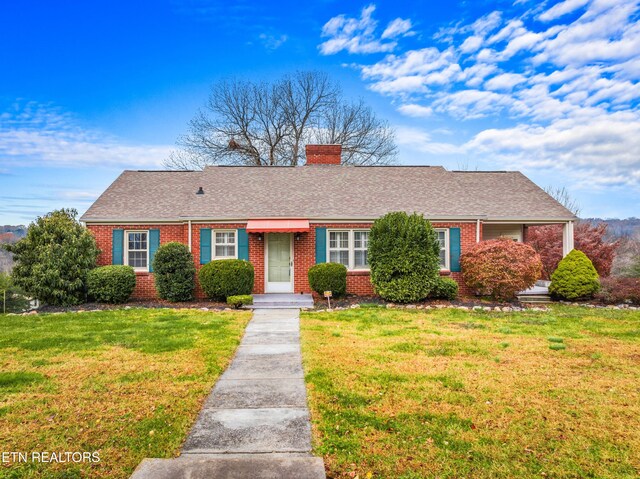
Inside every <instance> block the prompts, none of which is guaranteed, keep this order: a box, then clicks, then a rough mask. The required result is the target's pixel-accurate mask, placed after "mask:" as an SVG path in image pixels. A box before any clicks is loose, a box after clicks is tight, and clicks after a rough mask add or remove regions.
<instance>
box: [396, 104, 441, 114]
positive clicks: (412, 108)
mask: <svg viewBox="0 0 640 479" xmlns="http://www.w3.org/2000/svg"><path fill="white" fill-rule="evenodd" d="M398 111H399V112H400V113H402V114H403V115H407V116H413V117H416V118H423V117H427V116H431V115H433V109H432V108H431V107H430V106H422V105H416V104H415V103H410V104H408V105H401V106H400V107H399V108H398Z"/></svg>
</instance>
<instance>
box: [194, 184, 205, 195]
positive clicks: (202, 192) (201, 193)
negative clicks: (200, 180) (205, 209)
mask: <svg viewBox="0 0 640 479" xmlns="http://www.w3.org/2000/svg"><path fill="white" fill-rule="evenodd" d="M196 195H204V190H203V189H202V186H201V187H200V188H198V191H197V192H196Z"/></svg>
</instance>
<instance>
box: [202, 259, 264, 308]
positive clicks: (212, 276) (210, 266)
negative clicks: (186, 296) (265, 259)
mask: <svg viewBox="0 0 640 479" xmlns="http://www.w3.org/2000/svg"><path fill="white" fill-rule="evenodd" d="M198 278H199V280H200V286H202V290H203V291H204V292H205V294H206V295H207V297H209V298H211V299H215V300H218V301H225V300H226V299H227V298H228V297H229V296H239V295H246V294H251V291H253V278H254V271H253V265H252V264H251V263H249V262H248V261H245V260H243V259H220V260H215V261H212V262H210V263H207V264H205V265H204V266H203V267H202V268H201V269H200V271H199V272H198Z"/></svg>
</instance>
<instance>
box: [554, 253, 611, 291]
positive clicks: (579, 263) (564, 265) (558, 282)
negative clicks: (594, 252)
mask: <svg viewBox="0 0 640 479" xmlns="http://www.w3.org/2000/svg"><path fill="white" fill-rule="evenodd" d="M599 289H600V278H599V277H598V272H597V271H596V268H595V267H594V266H593V263H592V262H591V260H590V259H589V258H588V257H587V255H586V254H584V253H583V252H582V251H579V250H577V249H574V250H573V251H571V252H570V253H569V254H568V255H567V256H565V257H564V258H562V260H561V261H560V263H558V267H557V268H556V270H555V271H554V272H553V274H552V275H551V285H550V286H549V293H551V295H552V296H554V297H556V298H561V299H568V300H574V299H580V298H591V297H593V295H594V294H595V293H597V292H598V290H599Z"/></svg>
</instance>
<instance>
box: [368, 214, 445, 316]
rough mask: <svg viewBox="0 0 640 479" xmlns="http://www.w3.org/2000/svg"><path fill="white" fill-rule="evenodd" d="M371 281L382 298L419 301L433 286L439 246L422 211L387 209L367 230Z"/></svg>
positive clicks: (437, 268) (438, 268)
mask: <svg viewBox="0 0 640 479" xmlns="http://www.w3.org/2000/svg"><path fill="white" fill-rule="evenodd" d="M369 265H370V267H371V282H372V283H373V285H374V287H375V290H376V292H377V293H378V294H379V295H380V296H381V297H382V298H384V299H386V300H389V301H395V302H399V303H409V302H414V301H420V300H422V299H424V298H426V297H427V296H428V295H429V293H430V292H431V290H432V289H433V287H434V284H435V282H436V279H437V278H438V275H439V270H440V246H439V244H438V240H437V237H436V233H435V231H434V230H433V228H432V227H431V223H429V221H427V220H425V219H424V217H423V216H422V215H418V214H415V213H414V214H412V215H408V214H406V213H403V212H396V213H388V214H386V215H385V216H383V217H382V218H378V219H377V220H376V221H375V222H374V223H373V226H372V227H371V232H370V234H369Z"/></svg>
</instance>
